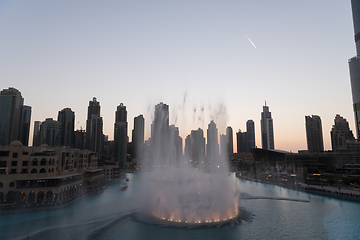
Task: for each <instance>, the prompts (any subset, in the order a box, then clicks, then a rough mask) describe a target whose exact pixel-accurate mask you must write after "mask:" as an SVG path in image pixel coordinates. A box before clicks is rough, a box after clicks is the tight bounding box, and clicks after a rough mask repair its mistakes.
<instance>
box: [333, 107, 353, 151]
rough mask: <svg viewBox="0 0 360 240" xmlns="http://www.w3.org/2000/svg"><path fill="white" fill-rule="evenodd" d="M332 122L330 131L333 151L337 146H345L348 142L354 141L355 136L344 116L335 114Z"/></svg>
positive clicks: (337, 148)
mask: <svg viewBox="0 0 360 240" xmlns="http://www.w3.org/2000/svg"><path fill="white" fill-rule="evenodd" d="M334 123H335V124H334V125H333V127H332V129H331V132H330V135H331V146H332V150H333V151H337V150H339V148H346V147H347V145H348V143H350V142H354V141H355V138H354V135H353V133H352V131H351V130H350V128H349V123H348V122H347V121H346V119H345V118H343V117H341V116H340V115H339V114H336V116H335V119H334Z"/></svg>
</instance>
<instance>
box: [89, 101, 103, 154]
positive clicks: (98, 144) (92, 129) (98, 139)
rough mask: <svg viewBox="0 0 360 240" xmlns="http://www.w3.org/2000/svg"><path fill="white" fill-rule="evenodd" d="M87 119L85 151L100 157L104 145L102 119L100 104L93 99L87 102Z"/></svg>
mask: <svg viewBox="0 0 360 240" xmlns="http://www.w3.org/2000/svg"><path fill="white" fill-rule="evenodd" d="M87 117H88V118H87V120H86V140H85V149H89V150H90V151H93V152H97V153H99V157H100V155H101V153H102V147H103V143H104V134H103V119H102V117H100V102H98V101H97V100H96V98H95V97H94V98H93V100H92V101H89V106H88V115H87Z"/></svg>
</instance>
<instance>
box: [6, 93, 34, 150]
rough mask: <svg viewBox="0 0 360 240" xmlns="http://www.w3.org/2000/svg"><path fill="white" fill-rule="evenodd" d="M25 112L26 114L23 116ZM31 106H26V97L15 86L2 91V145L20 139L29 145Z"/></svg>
mask: <svg viewBox="0 0 360 240" xmlns="http://www.w3.org/2000/svg"><path fill="white" fill-rule="evenodd" d="M23 114H24V116H22V115H23ZM30 118H31V107H29V106H24V99H23V98H22V97H21V93H20V91H19V90H17V89H15V88H12V87H10V88H8V89H4V90H2V91H1V92H0V145H8V144H10V143H11V142H12V141H15V140H19V141H21V142H22V144H23V145H28V141H29V129H30V128H29V124H30Z"/></svg>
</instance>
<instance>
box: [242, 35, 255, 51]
mask: <svg viewBox="0 0 360 240" xmlns="http://www.w3.org/2000/svg"><path fill="white" fill-rule="evenodd" d="M245 36H246V38H247V39H248V40H249V42H250V43H251V44H252V45H253V46H254V48H257V47H256V46H255V44H254V43H253V42H252V41H251V39H250V38H249V37H248V36H247V35H246V34H245Z"/></svg>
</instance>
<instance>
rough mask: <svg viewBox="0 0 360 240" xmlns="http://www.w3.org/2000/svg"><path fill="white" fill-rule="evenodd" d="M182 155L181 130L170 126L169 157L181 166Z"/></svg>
mask: <svg viewBox="0 0 360 240" xmlns="http://www.w3.org/2000/svg"><path fill="white" fill-rule="evenodd" d="M182 155H183V144H182V138H181V137H180V133H179V128H178V127H176V126H175V125H170V126H169V157H170V158H171V159H174V160H175V162H176V164H179V161H180V159H181V157H182ZM171 159H170V160H171ZM171 161H172V160H171ZM172 162H174V161H172Z"/></svg>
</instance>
